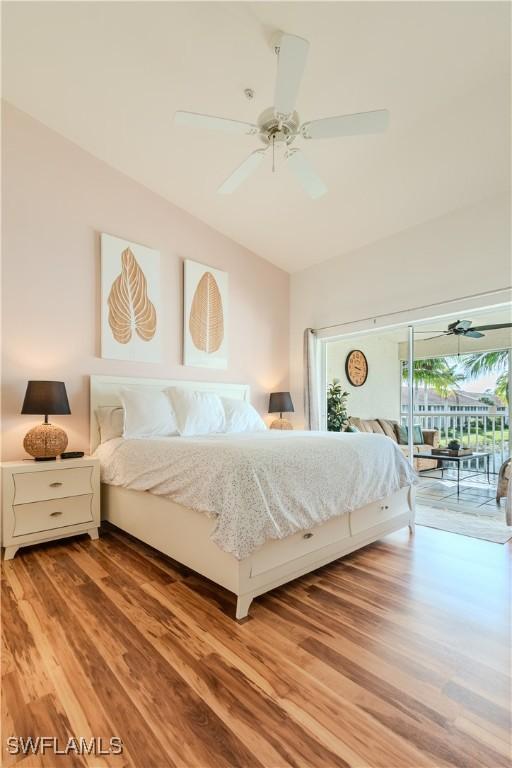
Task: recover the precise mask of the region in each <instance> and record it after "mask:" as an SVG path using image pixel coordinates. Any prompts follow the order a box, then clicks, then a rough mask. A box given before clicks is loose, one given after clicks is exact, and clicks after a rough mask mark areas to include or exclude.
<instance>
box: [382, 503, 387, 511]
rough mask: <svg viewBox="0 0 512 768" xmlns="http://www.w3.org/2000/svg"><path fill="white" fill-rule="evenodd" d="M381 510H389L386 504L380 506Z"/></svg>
mask: <svg viewBox="0 0 512 768" xmlns="http://www.w3.org/2000/svg"><path fill="white" fill-rule="evenodd" d="M381 509H382V510H383V511H384V510H385V509H389V506H388V505H387V504H383V505H382V506H381Z"/></svg>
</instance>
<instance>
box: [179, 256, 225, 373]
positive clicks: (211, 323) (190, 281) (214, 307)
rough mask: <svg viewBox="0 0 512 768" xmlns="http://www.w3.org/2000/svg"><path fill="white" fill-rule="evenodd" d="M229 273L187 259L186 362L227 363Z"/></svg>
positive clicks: (206, 365)
mask: <svg viewBox="0 0 512 768" xmlns="http://www.w3.org/2000/svg"><path fill="white" fill-rule="evenodd" d="M228 304H229V297H228V274H227V272H223V271H222V270H220V269H213V268H212V267H208V266H206V265H205V264H199V263H198V262H197V261H190V260H188V259H186V260H185V264H184V297H183V310H184V318H183V335H184V339H183V362H184V364H185V365H193V366H199V367H204V368H227V366H228V338H227V331H228V309H229V307H228Z"/></svg>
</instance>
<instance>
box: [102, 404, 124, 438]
mask: <svg viewBox="0 0 512 768" xmlns="http://www.w3.org/2000/svg"><path fill="white" fill-rule="evenodd" d="M96 418H97V420H98V426H99V428H100V440H101V442H102V443H106V442H108V440H113V439H114V438H115V437H122V436H123V429H124V409H123V408H122V406H120V405H100V407H99V408H96Z"/></svg>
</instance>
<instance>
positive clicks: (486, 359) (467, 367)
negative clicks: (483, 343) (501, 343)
mask: <svg viewBox="0 0 512 768" xmlns="http://www.w3.org/2000/svg"><path fill="white" fill-rule="evenodd" d="M462 364H463V366H464V373H465V375H466V377H467V378H469V379H478V378H479V376H483V375H485V374H486V373H504V372H505V371H506V370H507V368H508V349H498V350H497V351H495V352H473V353H471V354H470V355H463V358H462Z"/></svg>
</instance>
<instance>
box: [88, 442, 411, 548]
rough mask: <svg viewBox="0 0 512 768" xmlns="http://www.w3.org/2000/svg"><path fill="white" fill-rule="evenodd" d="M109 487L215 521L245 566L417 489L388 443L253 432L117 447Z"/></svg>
mask: <svg viewBox="0 0 512 768" xmlns="http://www.w3.org/2000/svg"><path fill="white" fill-rule="evenodd" d="M96 455H97V456H98V457H99V458H100V461H101V473H102V481H103V482H104V483H109V484H111V485H122V486H124V487H126V488H133V489H135V490H139V491H150V492H151V493H155V494H158V495H161V496H167V497H168V498H170V499H172V501H174V502H176V503H178V504H181V505H182V506H184V507H188V508H190V509H194V510H198V511H200V512H204V513H206V514H208V515H211V516H213V517H215V518H216V525H215V527H214V530H213V533H212V539H213V541H215V543H216V544H217V545H218V546H219V547H221V548H222V549H224V550H225V551H226V552H230V553H231V554H233V555H234V556H235V557H237V558H239V559H242V558H244V557H247V556H248V555H250V554H251V552H253V551H254V550H255V549H257V548H258V547H259V546H261V545H262V544H264V543H265V542H266V541H268V540H269V539H283V538H285V537H286V536H290V534H293V533H296V532H297V531H301V530H307V529H309V528H312V527H313V526H315V525H318V524H319V523H323V522H325V521H326V520H329V519H330V518H332V517H335V516H336V515H341V514H343V513H345V512H347V511H349V510H352V509H357V508H358V507H362V506H364V505H365V504H369V503H370V502H372V501H376V500H378V499H381V498H383V497H384V496H387V495H388V494H390V493H393V492H395V491H397V490H398V489H400V488H403V487H404V486H406V485H410V484H412V483H414V482H415V477H416V475H415V473H414V471H413V470H412V469H411V467H410V465H409V464H408V463H407V462H406V461H405V459H404V457H403V455H402V453H401V451H400V450H399V448H398V446H397V445H396V444H395V443H393V441H392V440H390V439H389V438H388V437H385V436H384V435H370V434H355V433H354V434H347V433H345V434H338V433H332V432H281V431H277V430H274V431H268V432H259V433H257V432H254V433H245V434H226V435H212V436H208V437H202V438H199V437H196V438H183V437H168V438H153V439H139V440H125V439H123V438H117V439H114V440H110V441H109V442H107V443H104V444H103V445H100V447H99V448H98V449H97V451H96Z"/></svg>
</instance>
